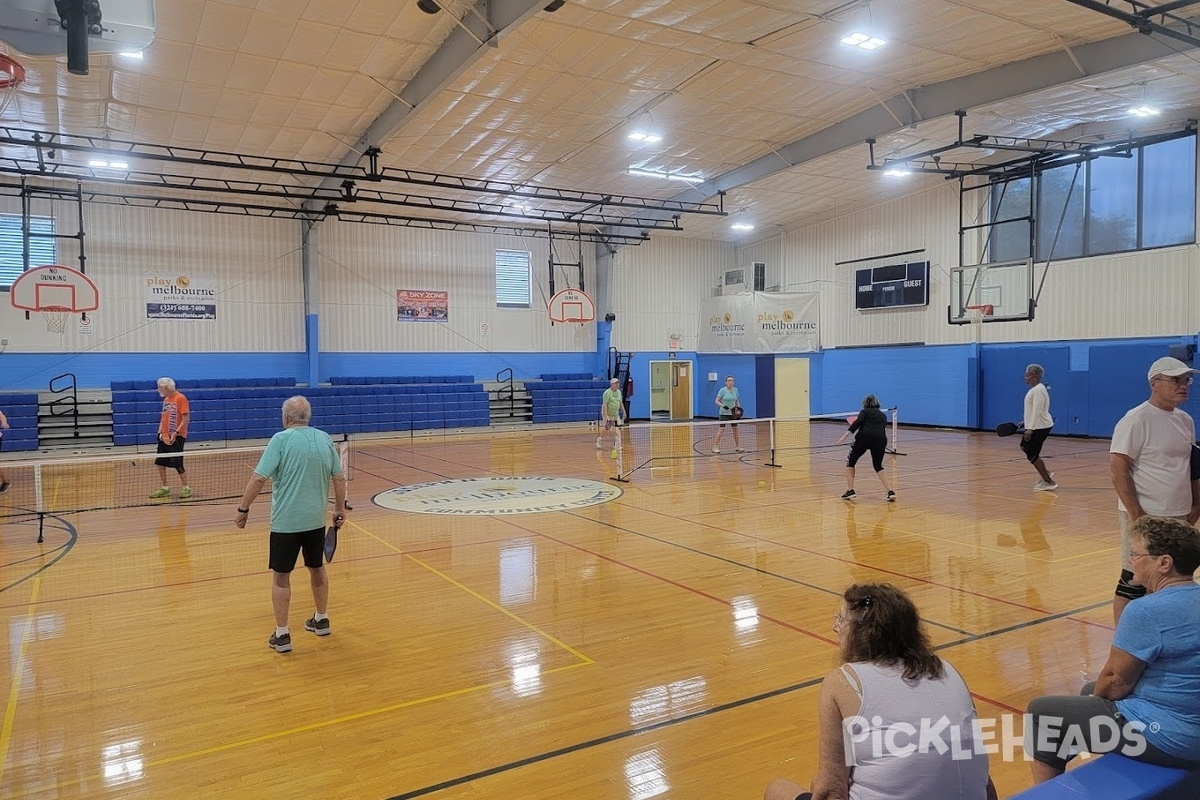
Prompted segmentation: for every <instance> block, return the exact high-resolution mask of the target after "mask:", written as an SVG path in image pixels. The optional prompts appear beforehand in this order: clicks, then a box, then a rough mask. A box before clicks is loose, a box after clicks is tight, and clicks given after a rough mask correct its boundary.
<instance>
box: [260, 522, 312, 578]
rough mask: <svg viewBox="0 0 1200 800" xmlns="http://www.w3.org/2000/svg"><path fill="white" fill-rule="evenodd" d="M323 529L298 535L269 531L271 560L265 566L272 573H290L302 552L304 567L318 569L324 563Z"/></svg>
mask: <svg viewBox="0 0 1200 800" xmlns="http://www.w3.org/2000/svg"><path fill="white" fill-rule="evenodd" d="M324 548H325V529H324V528H316V529H314V530H311V531H300V532H299V533H276V532H275V531H271V558H270V562H269V563H268V565H267V566H269V567H270V569H271V571H272V572H291V571H292V570H294V569H295V568H296V556H298V555H300V551H301V550H303V551H304V566H306V567H308V568H309V569H320V568H321V565H323V564H324V563H325V562H324V561H323V560H322V558H323V556H324V554H325V550H324Z"/></svg>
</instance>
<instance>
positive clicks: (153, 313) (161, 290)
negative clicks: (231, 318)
mask: <svg viewBox="0 0 1200 800" xmlns="http://www.w3.org/2000/svg"><path fill="white" fill-rule="evenodd" d="M143 275H144V277H145V281H146V319H216V318H217V289H216V283H215V282H214V281H213V278H212V276H211V275H197V274H195V273H185V274H180V273H178V272H171V273H164V272H145V273H143Z"/></svg>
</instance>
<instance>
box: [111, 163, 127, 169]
mask: <svg viewBox="0 0 1200 800" xmlns="http://www.w3.org/2000/svg"><path fill="white" fill-rule="evenodd" d="M108 168H109V169H129V164H127V163H125V162H124V161H110V162H108Z"/></svg>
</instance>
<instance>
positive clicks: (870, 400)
mask: <svg viewBox="0 0 1200 800" xmlns="http://www.w3.org/2000/svg"><path fill="white" fill-rule="evenodd" d="M887 427H888V419H887V414H884V413H883V411H881V410H880V409H879V398H878V397H876V396H875V395H873V394H869V395H867V396H866V397H864V398H863V407H862V411H860V412H858V417H857V418H856V419H855V420H854V422H853V423H851V424H850V430H848V431H846V432H845V433H843V434H842V438H840V439H838V440H837V443H838V444H843V443H844V442H845V441H846V438H847V437H848V436H850V434H852V433H853V434H854V444H853V445H851V447H850V457H849V458H847V459H846V487H847V488H846V493H845V494H843V495H842V499H843V500H854V499H856V498H857V497H858V495H857V494H855V493H854V465H855V464H857V463H858V459H860V458H862V456H863V454H864V453H866V452H867V451H870V453H871V466H873V467H874V468H875V474H876V475H878V476H879V482H880V483H882V484H883V488H884V489H886V490H887V500H888V502H889V503H894V502H895V501H896V493H895V492H893V491H892V487H891V484H889V483H888V478H887V473H886V472H884V471H883V454H884V453H885V452H887Z"/></svg>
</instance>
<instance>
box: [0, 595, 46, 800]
mask: <svg viewBox="0 0 1200 800" xmlns="http://www.w3.org/2000/svg"><path fill="white" fill-rule="evenodd" d="M41 588H42V579H41V577H40V576H39V577H35V578H34V579H33V590H32V592H31V593H30V595H29V604H28V605H27V606H26V607H25V619H24V621H23V623H22V625H21V644H20V645H19V646H18V647H17V657H16V659H15V663H13V664H12V671H13V674H12V683H11V684H10V685H9V687H8V703H7V705H5V707H4V724H3V726H2V727H0V786H3V785H4V769H5V767H6V766H7V765H8V747H9V744H10V743H11V742H12V732H13V725H14V724H15V723H16V719H17V701H18V700H19V699H20V697H21V678H22V676H23V675H24V674H25V651H26V650H27V649H28V646H29V638H30V634H31V633H32V632H33V630H34V618H33V611H34V609H35V608H37V601H38V593H39V592H40V591H41Z"/></svg>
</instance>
